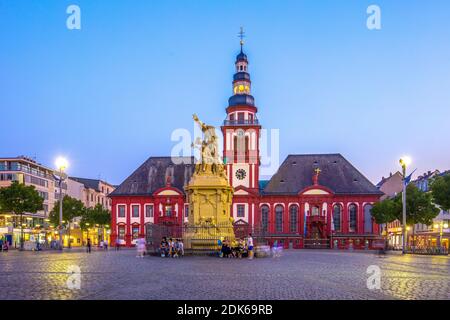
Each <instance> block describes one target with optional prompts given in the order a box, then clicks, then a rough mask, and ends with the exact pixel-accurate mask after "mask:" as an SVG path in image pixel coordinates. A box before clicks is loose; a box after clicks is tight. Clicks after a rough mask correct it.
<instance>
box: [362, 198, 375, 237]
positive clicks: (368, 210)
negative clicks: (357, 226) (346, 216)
mask: <svg viewBox="0 0 450 320" xmlns="http://www.w3.org/2000/svg"><path fill="white" fill-rule="evenodd" d="M372 232H373V230H372V205H371V204H366V205H365V206H364V233H372Z"/></svg>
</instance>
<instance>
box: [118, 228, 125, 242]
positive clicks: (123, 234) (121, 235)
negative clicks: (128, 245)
mask: <svg viewBox="0 0 450 320" xmlns="http://www.w3.org/2000/svg"><path fill="white" fill-rule="evenodd" d="M119 239H122V240H123V239H125V226H119Z"/></svg>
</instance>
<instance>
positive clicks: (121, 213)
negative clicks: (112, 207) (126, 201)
mask: <svg viewBox="0 0 450 320" xmlns="http://www.w3.org/2000/svg"><path fill="white" fill-rule="evenodd" d="M118 211H119V213H118V216H119V218H125V206H124V205H120V206H118Z"/></svg>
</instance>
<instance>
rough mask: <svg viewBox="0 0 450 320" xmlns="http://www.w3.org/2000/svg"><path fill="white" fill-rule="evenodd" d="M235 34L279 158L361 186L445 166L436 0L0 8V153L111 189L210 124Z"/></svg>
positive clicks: (4, 3)
mask: <svg viewBox="0 0 450 320" xmlns="http://www.w3.org/2000/svg"><path fill="white" fill-rule="evenodd" d="M70 4H77V5H79V6H80V8H81V27H82V28H81V30H68V29H67V28H66V19H67V17H68V15H67V14H66V8H67V7H68V6H69V5H70ZM370 4H377V5H379V6H380V7H381V10H382V29H381V30H379V31H370V30H368V29H367V28H366V17H367V14H366V9H367V7H368V6H369V5H370ZM241 25H242V26H244V28H245V30H246V34H247V37H246V45H245V50H246V53H247V54H248V56H249V60H250V72H251V76H252V80H253V95H254V96H255V99H256V103H257V106H258V107H259V114H258V115H259V119H260V121H261V123H262V125H263V126H264V127H265V128H269V129H270V128H279V129H280V153H281V154H280V160H281V161H282V160H283V159H284V158H285V156H286V155H288V154H290V153H335V152H340V153H342V154H343V155H344V156H345V157H346V158H347V159H349V160H350V161H351V162H352V163H353V164H354V165H355V166H356V167H357V168H358V169H359V170H360V171H362V172H363V173H364V174H365V175H366V176H367V177H368V178H369V179H371V180H372V181H373V182H374V183H376V182H378V180H379V179H380V178H381V176H382V175H387V174H388V173H389V171H395V170H397V169H398V159H399V157H400V156H401V155H402V154H409V155H410V156H411V157H412V158H413V160H414V164H413V167H414V168H415V167H417V168H418V173H422V172H424V171H426V170H432V169H436V168H437V169H440V170H445V169H450V147H449V137H450V122H449V120H450V82H449V75H450V2H449V1H445V0H443V1H413V0H409V1H400V0H396V1H392V0H387V1H381V0H371V1H365V0H359V1H357V0H345V1H344V0H341V1H337V0H333V1H331V0H330V1H325V0H320V1H319V0H309V1H307V0H305V1H299V0H293V1H283V0H277V1H275V0H270V1H269V0H253V1H250V0H246V1H236V0H227V1H225V0H222V1H218V0H196V1H186V0H177V1H175V0H171V1H169V0H167V1H150V0H145V1H144V0H139V1H138V0H134V1H124V0H121V1H119V0H110V1H102V0H96V1H94V0H79V1H75V0H71V1H65V0H51V1H50V0H40V1H31V0H30V1H17V0H0V41H1V47H0V111H1V116H0V119H1V125H0V136H1V137H2V139H1V140H0V156H17V155H22V154H23V155H28V156H31V157H36V158H37V160H38V161H39V162H41V163H43V164H46V165H48V166H52V165H53V162H54V158H55V157H56V156H58V155H60V154H63V155H66V156H67V157H68V158H69V161H70V163H71V167H70V172H69V173H70V174H71V175H75V176H83V177H91V178H98V177H101V178H102V179H106V180H108V181H110V182H112V183H120V182H121V181H122V180H123V179H125V178H126V177H127V176H128V175H129V174H130V173H131V172H132V171H133V170H134V169H135V168H137V167H138V166H139V165H140V164H141V163H142V162H143V161H144V160H145V159H147V157H149V156H150V155H154V156H158V155H170V152H171V149H172V147H173V146H174V144H175V143H174V142H172V141H171V139H170V136H171V133H172V131H173V130H174V129H177V128H187V129H189V130H192V128H193V123H192V120H191V114H192V113H193V112H196V113H197V114H198V115H199V117H200V118H201V119H203V120H205V121H206V122H207V123H211V124H213V125H217V126H219V125H220V124H221V122H222V121H223V119H224V117H225V107H226V106H227V99H228V98H229V96H230V95H231V80H232V75H233V72H234V59H235V55H236V54H237V53H238V51H239V39H238V38H237V33H238V31H239V27H240V26H241Z"/></svg>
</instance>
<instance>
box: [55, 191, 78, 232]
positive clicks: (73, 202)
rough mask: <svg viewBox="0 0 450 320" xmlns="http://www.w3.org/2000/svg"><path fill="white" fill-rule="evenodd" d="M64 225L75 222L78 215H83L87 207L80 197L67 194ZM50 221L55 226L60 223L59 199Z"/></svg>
mask: <svg viewBox="0 0 450 320" xmlns="http://www.w3.org/2000/svg"><path fill="white" fill-rule="evenodd" d="M62 208H63V221H64V222H63V223H62V226H63V227H67V225H68V224H69V223H72V222H73V219H75V218H76V217H81V216H83V214H84V212H85V210H86V208H85V207H84V204H83V202H81V201H80V200H78V199H75V198H72V197H70V196H68V195H65V196H64V198H63V206H62ZM49 219H50V223H51V224H53V225H54V226H58V225H59V201H58V202H57V203H56V204H55V206H54V207H53V209H52V211H50V215H49Z"/></svg>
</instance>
